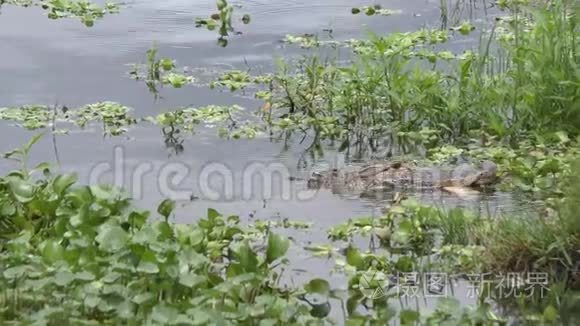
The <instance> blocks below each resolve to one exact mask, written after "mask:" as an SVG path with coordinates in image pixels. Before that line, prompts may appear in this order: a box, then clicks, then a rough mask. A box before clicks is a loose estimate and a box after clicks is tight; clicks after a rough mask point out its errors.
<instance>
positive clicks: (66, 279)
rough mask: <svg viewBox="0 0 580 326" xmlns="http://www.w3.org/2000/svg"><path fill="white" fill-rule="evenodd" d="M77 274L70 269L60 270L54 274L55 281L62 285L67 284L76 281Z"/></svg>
mask: <svg viewBox="0 0 580 326" xmlns="http://www.w3.org/2000/svg"><path fill="white" fill-rule="evenodd" d="M74 279H75V275H74V274H73V273H71V272H69V271H60V272H58V273H56V275H54V283H56V285H60V286H66V285H68V284H70V283H71V282H72V281H74Z"/></svg>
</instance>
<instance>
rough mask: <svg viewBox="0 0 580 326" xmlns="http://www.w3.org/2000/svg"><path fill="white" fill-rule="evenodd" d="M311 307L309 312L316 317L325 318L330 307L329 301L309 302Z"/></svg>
mask: <svg viewBox="0 0 580 326" xmlns="http://www.w3.org/2000/svg"><path fill="white" fill-rule="evenodd" d="M311 307H312V308H311V310H310V314H311V315H312V317H316V318H325V317H326V316H328V315H329V314H330V310H331V309H332V307H331V305H330V302H323V303H316V304H311Z"/></svg>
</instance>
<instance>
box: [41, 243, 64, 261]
mask: <svg viewBox="0 0 580 326" xmlns="http://www.w3.org/2000/svg"><path fill="white" fill-rule="evenodd" d="M40 248H41V249H40V250H41V252H42V258H44V261H46V262H47V263H51V264H52V263H55V262H57V261H59V260H62V257H63V253H64V248H63V247H62V246H61V245H60V243H58V242H57V241H55V240H46V241H44V242H43V243H42V244H41V245H40Z"/></svg>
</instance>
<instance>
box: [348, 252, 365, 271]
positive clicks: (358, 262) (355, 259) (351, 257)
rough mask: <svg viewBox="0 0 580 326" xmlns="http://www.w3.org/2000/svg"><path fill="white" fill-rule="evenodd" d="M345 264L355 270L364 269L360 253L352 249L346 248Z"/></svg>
mask: <svg viewBox="0 0 580 326" xmlns="http://www.w3.org/2000/svg"><path fill="white" fill-rule="evenodd" d="M346 262H347V263H348V264H349V265H350V266H354V267H356V268H357V269H362V268H364V258H363V256H362V255H361V253H360V251H359V250H358V249H356V248H354V247H348V248H347V249H346Z"/></svg>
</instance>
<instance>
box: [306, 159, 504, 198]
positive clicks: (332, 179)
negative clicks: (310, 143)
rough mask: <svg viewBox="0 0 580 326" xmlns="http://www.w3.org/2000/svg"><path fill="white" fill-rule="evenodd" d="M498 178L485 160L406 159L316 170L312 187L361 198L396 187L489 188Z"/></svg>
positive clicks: (493, 166)
mask: <svg viewBox="0 0 580 326" xmlns="http://www.w3.org/2000/svg"><path fill="white" fill-rule="evenodd" d="M496 181H497V165H496V164H495V163H494V162H491V161H482V162H480V164H479V166H474V165H472V164H461V165H458V166H456V167H443V166H435V167H420V166H415V165H414V164H411V163H405V162H374V163H370V164H367V165H363V166H360V167H349V168H345V169H331V170H328V171H324V172H313V173H312V176H311V177H310V178H309V179H308V182H307V186H308V188H309V189H321V188H326V189H331V190H332V192H333V193H336V194H359V195H360V196H361V197H369V196H373V195H375V194H377V193H382V192H388V191H392V190H396V189H397V188H402V189H411V190H416V191H420V190H428V189H431V190H436V189H442V190H446V191H449V192H460V191H462V189H463V190H467V189H473V190H474V189H481V188H487V187H490V186H492V185H493V184H495V182H496Z"/></svg>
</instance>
